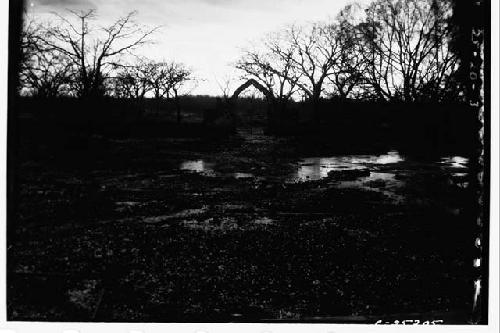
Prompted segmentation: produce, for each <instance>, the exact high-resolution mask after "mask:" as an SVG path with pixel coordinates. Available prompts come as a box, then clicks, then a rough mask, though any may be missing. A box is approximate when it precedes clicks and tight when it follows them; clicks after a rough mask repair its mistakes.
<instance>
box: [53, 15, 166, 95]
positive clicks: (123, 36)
mask: <svg viewBox="0 0 500 333" xmlns="http://www.w3.org/2000/svg"><path fill="white" fill-rule="evenodd" d="M70 13H71V14H72V16H73V17H72V19H70V18H66V17H63V16H61V15H58V14H54V15H56V16H57V17H58V18H59V20H60V22H59V24H58V25H57V26H52V27H50V28H49V29H48V31H47V38H45V40H44V42H45V44H46V45H47V47H49V48H51V49H52V50H55V51H57V52H59V53H61V54H64V55H65V56H66V57H68V58H69V59H70V60H71V62H72V63H73V65H74V66H75V67H76V68H77V69H78V80H77V81H76V82H75V83H76V86H75V89H76V92H77V95H78V96H79V97H95V96H102V95H104V94H105V93H106V92H105V89H104V80H105V79H106V78H107V77H109V73H110V71H111V70H112V69H113V67H114V65H115V64H116V63H117V61H118V58H119V57H120V56H122V55H124V54H126V53H128V52H131V51H133V50H135V49H137V48H138V47H140V46H142V45H144V44H146V43H148V42H150V40H149V37H150V36H151V35H152V34H153V33H154V32H155V31H156V30H157V28H153V29H145V28H143V27H141V26H139V25H137V24H136V23H135V22H134V17H135V15H136V12H131V13H129V14H128V15H126V16H124V17H122V18H119V19H118V20H116V21H115V22H114V23H113V24H111V25H110V26H108V27H102V28H98V29H96V30H93V29H91V27H90V25H89V21H90V20H92V19H93V18H94V17H95V12H94V10H89V11H82V12H75V11H70ZM75 19H76V21H77V23H76V22H74V21H75Z"/></svg>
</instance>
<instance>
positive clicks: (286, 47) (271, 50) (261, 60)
mask: <svg viewBox="0 0 500 333" xmlns="http://www.w3.org/2000/svg"><path fill="white" fill-rule="evenodd" d="M262 44H263V49H262V50H258V49H256V48H253V49H246V50H244V53H243V55H242V56H241V58H240V59H239V60H238V61H237V62H236V68H237V69H238V70H240V71H241V72H242V78H243V79H245V80H249V81H247V82H251V83H253V85H254V86H255V87H257V89H258V90H260V91H261V92H262V93H263V94H264V96H265V97H266V98H267V99H268V100H269V101H270V103H271V107H272V108H273V109H274V110H275V111H278V112H283V111H284V109H285V107H286V104H287V102H288V100H289V99H290V98H291V97H292V96H293V94H295V93H296V92H297V90H298V89H299V87H298V81H299V79H300V75H299V73H298V72H297V71H295V67H294V63H293V57H294V53H295V52H296V47H295V45H293V44H291V43H289V42H288V41H287V40H286V39H284V38H283V33H282V32H278V33H273V34H269V35H268V36H266V38H265V39H264V40H263V43H262ZM250 80H251V81H250Z"/></svg>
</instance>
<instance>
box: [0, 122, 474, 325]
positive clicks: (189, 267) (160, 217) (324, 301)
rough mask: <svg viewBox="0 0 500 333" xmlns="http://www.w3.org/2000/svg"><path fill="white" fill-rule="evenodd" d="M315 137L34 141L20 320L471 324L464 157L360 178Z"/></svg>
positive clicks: (20, 258) (26, 158) (11, 251)
mask: <svg viewBox="0 0 500 333" xmlns="http://www.w3.org/2000/svg"><path fill="white" fill-rule="evenodd" d="M304 146H307V144H305V143H304V142H301V139H297V138H295V139H293V138H275V137H269V136H266V135H264V134H263V133H262V132H261V131H259V130H258V129H246V130H240V131H239V132H238V134H236V135H234V136H231V137H230V138H222V139H218V140H208V141H207V140H201V139H161V140H134V139H130V140H110V139H104V138H101V137H94V138H92V139H91V140H90V141H89V142H88V144H86V145H83V146H71V145H68V146H65V145H61V147H62V148H61V147H60V148H59V150H54V149H52V147H51V146H50V144H43V143H35V142H26V143H23V144H22V145H21V146H20V147H21V149H20V153H19V156H18V173H17V175H18V176H17V181H18V192H17V193H18V196H17V198H16V199H17V200H16V202H17V204H18V205H17V215H16V217H17V219H18V221H17V224H16V229H15V233H14V236H13V237H11V238H10V239H9V244H8V252H7V253H8V318H9V320H37V321H38V320H42V321H44V320H50V321H126V322H130V321H162V322H164V321H256V320H284V321H294V320H305V321H317V320H319V321H323V320H325V321H341V319H339V318H344V319H343V320H347V321H350V320H353V321H356V320H357V321H365V322H370V321H373V322H374V321H375V319H376V318H379V317H380V316H391V315H393V316H396V317H395V318H399V317H404V318H402V319H411V318H416V317H418V318H422V319H432V318H434V319H443V318H444V319H445V321H446V322H445V323H466V322H467V320H468V317H467V315H466V314H467V313H468V312H469V311H470V309H471V308H472V300H473V290H472V289H473V288H472V287H473V282H472V257H471V254H470V250H471V246H472V245H473V236H472V233H471V228H472V225H473V220H472V219H471V218H470V216H469V214H470V212H469V210H468V209H469V208H468V205H469V204H470V202H471V201H470V193H469V189H468V186H467V182H468V173H467V166H466V164H465V165H464V164H460V163H448V164H442V163H440V162H439V161H438V162H436V161H434V160H433V161H421V160H412V159H406V158H405V159H395V160H394V159H391V158H389V159H387V160H385V161H384V162H383V163H378V162H377V160H376V159H375V160H373V159H370V158H368V159H364V160H363V159H362V160H361V162H357V163H356V168H355V169H356V170H362V172H351V173H350V171H352V170H349V168H346V170H347V171H346V172H344V171H343V169H342V167H341V168H337V169H336V168H335V167H333V168H331V169H328V167H325V166H324V165H311V164H308V163H313V164H314V163H315V162H314V160H303V159H304V158H306V157H311V156H307V154H306V152H309V155H311V154H313V155H312V156H318V155H314V154H318V152H316V151H315V148H317V147H309V149H302V148H303V147H304ZM300 147H302V148H300ZM321 153H322V154H323V155H325V154H327V152H325V151H322V152H321ZM384 154H385V155H384ZM380 155H381V156H393V155H391V154H389V155H387V152H380ZM325 156H328V155H325ZM372 156H375V157H376V156H378V155H377V154H372ZM304 161H305V162H304ZM311 161H312V162H311ZM346 161H348V162H349V161H351V162H352V160H349V159H347V160H346ZM301 163H302V164H301ZM308 167H312V169H311V170H313V171H311V172H310V173H309V174H308V173H307V172H308V170H309V169H308ZM301 168H302V169H301ZM314 168H316V169H314ZM322 168H323V169H322ZM324 168H327V169H326V171H325V170H324ZM300 170H302V171H304V170H305V174H304V172H302V173H301V171H300ZM314 170H316V171H317V172H316V171H314ZM318 170H319V171H318ZM309 171H310V170H309ZM366 172H368V173H366ZM318 175H319V176H318ZM373 175H375V176H376V175H378V177H375V178H373V179H372V178H370V177H372V176H373ZM419 314H420V315H419ZM421 314H427V317H426V316H423V317H422V315H421ZM346 318H348V319H346Z"/></svg>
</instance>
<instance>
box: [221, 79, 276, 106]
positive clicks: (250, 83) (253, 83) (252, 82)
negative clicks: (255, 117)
mask: <svg viewBox="0 0 500 333" xmlns="http://www.w3.org/2000/svg"><path fill="white" fill-rule="evenodd" d="M250 86H254V87H255V88H256V89H257V90H258V91H260V92H261V93H262V94H264V96H266V98H267V99H269V100H272V99H273V94H272V93H270V92H269V90H268V89H266V87H264V86H263V85H262V84H260V83H259V82H257V81H256V80H254V79H249V80H248V81H246V82H245V83H243V84H242V85H241V86H239V87H238V88H237V89H236V90H235V91H234V93H233V95H232V96H231V100H232V101H234V100H236V99H237V98H238V96H239V95H240V94H241V93H242V92H243V91H244V90H245V89H247V88H248V87H250Z"/></svg>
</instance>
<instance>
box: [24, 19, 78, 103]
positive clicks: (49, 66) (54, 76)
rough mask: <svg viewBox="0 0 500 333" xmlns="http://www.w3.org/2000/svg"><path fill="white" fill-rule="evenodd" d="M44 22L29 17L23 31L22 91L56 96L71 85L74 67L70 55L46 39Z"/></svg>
mask: <svg viewBox="0 0 500 333" xmlns="http://www.w3.org/2000/svg"><path fill="white" fill-rule="evenodd" d="M44 28H45V27H44V25H43V24H42V23H40V22H38V21H36V20H35V19H33V18H31V17H27V18H26V20H25V21H24V24H23V29H22V31H21V45H20V47H21V50H20V51H21V52H20V54H21V67H20V73H19V79H20V86H19V88H20V93H23V94H24V93H27V94H30V95H34V96H38V97H56V96H59V95H61V94H62V93H64V92H66V91H67V90H68V88H69V82H70V78H71V75H72V74H73V71H72V70H73V67H72V66H71V63H70V62H69V61H68V58H67V57H66V56H65V55H64V54H61V53H60V52H55V51H53V50H51V49H50V48H47V46H46V45H45V43H44V40H45V37H46V36H45V35H44V31H45V29H44Z"/></svg>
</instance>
